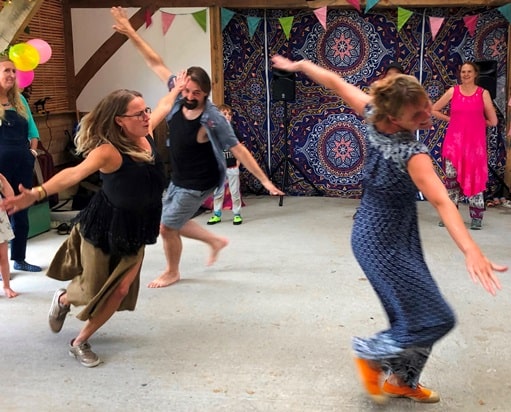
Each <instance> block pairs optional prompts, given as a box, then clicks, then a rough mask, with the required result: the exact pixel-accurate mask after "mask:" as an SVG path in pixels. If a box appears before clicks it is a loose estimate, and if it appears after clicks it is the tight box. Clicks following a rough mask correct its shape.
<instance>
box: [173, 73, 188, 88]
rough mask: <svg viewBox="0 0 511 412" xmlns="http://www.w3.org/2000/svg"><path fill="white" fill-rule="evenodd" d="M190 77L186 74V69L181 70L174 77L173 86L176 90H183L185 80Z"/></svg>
mask: <svg viewBox="0 0 511 412" xmlns="http://www.w3.org/2000/svg"><path fill="white" fill-rule="evenodd" d="M189 79H190V76H188V75H187V74H186V70H181V71H180V72H179V73H178V74H177V75H176V78H175V79H174V87H175V88H176V89H177V91H178V92H181V91H183V89H184V88H185V85H186V82H187V81H188V80H189Z"/></svg>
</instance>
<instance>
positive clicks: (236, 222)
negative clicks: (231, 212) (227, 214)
mask: <svg viewBox="0 0 511 412" xmlns="http://www.w3.org/2000/svg"><path fill="white" fill-rule="evenodd" d="M242 223H243V218H242V217H241V216H240V215H236V216H234V219H232V224H233V225H241V224H242Z"/></svg>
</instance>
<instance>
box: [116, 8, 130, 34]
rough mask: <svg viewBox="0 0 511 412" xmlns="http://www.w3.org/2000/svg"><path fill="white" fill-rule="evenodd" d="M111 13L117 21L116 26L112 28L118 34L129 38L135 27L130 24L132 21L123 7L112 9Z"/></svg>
mask: <svg viewBox="0 0 511 412" xmlns="http://www.w3.org/2000/svg"><path fill="white" fill-rule="evenodd" d="M110 13H111V14H112V17H113V18H114V20H115V24H114V25H113V26H112V28H113V29H114V30H115V31H116V32H118V33H121V34H124V35H126V36H127V35H128V34H129V33H131V32H132V31H133V26H132V25H131V23H130V19H129V18H128V15H127V14H126V11H125V10H124V9H123V8H122V7H112V8H111V9H110Z"/></svg>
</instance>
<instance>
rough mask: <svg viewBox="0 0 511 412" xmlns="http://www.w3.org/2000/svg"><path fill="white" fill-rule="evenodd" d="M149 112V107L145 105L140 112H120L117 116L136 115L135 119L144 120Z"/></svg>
mask: <svg viewBox="0 0 511 412" xmlns="http://www.w3.org/2000/svg"><path fill="white" fill-rule="evenodd" d="M150 114H151V108H150V107H146V108H145V109H144V110H142V111H140V112H136V113H134V114H120V115H118V116H119V117H136V118H137V120H144V119H145V118H146V116H149V115H150Z"/></svg>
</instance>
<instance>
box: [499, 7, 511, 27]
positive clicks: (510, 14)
mask: <svg viewBox="0 0 511 412" xmlns="http://www.w3.org/2000/svg"><path fill="white" fill-rule="evenodd" d="M497 10H498V11H500V12H501V13H502V15H503V16H504V17H505V18H506V20H507V21H508V22H509V23H510V24H511V4H506V5H505V6H502V7H499V8H498V9H497Z"/></svg>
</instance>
